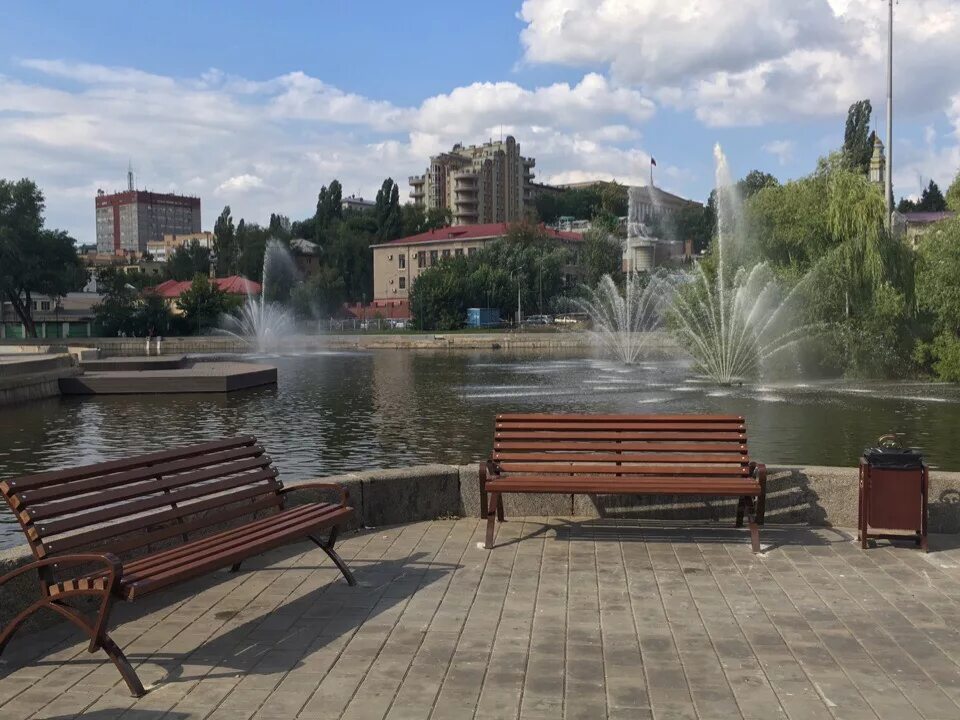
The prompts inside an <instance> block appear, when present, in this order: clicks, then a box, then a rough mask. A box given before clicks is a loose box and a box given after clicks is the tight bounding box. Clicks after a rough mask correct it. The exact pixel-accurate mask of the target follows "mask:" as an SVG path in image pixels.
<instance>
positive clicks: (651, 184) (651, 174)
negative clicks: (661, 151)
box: [650, 158, 653, 187]
mask: <svg viewBox="0 0 960 720" xmlns="http://www.w3.org/2000/svg"><path fill="white" fill-rule="evenodd" d="M650 187H653V158H650Z"/></svg>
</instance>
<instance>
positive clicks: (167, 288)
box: [148, 275, 262, 300]
mask: <svg viewBox="0 0 960 720" xmlns="http://www.w3.org/2000/svg"><path fill="white" fill-rule="evenodd" d="M213 282H214V283H215V284H216V286H217V287H218V288H220V289H221V290H223V291H224V292H225V293H227V294H228V295H259V294H260V292H261V290H262V287H261V285H260V283H258V282H254V281H253V280H247V278H245V277H243V275H230V276H229V277H222V278H213ZM191 285H193V281H192V280H165V281H164V282H162V283H160V284H159V285H156V286H154V287H152V288H149V290H148V292H152V293H155V294H157V295H159V296H160V297H162V298H165V299H166V300H176V299H177V298H178V297H180V295H182V294H183V293H184V292H186V291H187V290H189V289H190V286H191Z"/></svg>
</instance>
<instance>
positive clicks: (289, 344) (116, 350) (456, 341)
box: [0, 331, 680, 356]
mask: <svg viewBox="0 0 960 720" xmlns="http://www.w3.org/2000/svg"><path fill="white" fill-rule="evenodd" d="M649 335H650V338H649V339H648V341H647V342H648V344H649V345H648V346H649V347H650V349H651V350H655V351H671V352H676V351H679V349H680V347H679V345H677V343H676V341H675V340H674V339H673V338H672V337H671V336H670V335H669V334H668V333H666V332H653V333H649ZM36 342H37V343H43V344H44V345H46V346H49V347H50V348H52V349H56V348H70V347H96V348H98V349H100V351H101V352H102V353H104V354H105V355H132V356H141V355H147V354H148V350H147V338H116V337H99V338H98V337H89V338H63V339H55V340H49V341H48V340H43V339H38V340H37V341H36ZM31 344H33V343H31V342H29V341H26V340H0V348H2V347H4V346H8V347H17V346H20V347H23V346H27V345H31ZM593 347H594V341H593V338H592V336H591V334H590V333H589V332H586V331H569V332H469V331H468V332H463V331H455V332H446V333H442V332H438V333H369V334H367V333H357V334H352V333H351V334H321V335H293V336H291V337H290V338H289V339H288V340H287V341H286V342H284V343H283V347H282V348H278V349H282V350H380V349H392V350H450V349H464V350H511V349H542V350H589V349H592V348H593ZM251 350H255V348H252V347H251V346H250V344H249V343H246V342H244V341H242V340H239V339H237V338H234V337H230V336H226V335H199V336H195V335H191V336H183V337H167V338H162V339H161V341H160V352H159V354H160V355H169V354H182V353H205V352H221V353H229V352H250V351H251ZM149 354H151V355H155V354H158V353H157V352H156V343H151V344H150V350H149Z"/></svg>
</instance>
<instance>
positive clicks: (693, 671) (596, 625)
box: [0, 518, 960, 720]
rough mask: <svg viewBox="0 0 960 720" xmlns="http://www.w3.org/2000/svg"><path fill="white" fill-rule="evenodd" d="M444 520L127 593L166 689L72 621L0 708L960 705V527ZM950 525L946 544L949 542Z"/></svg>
mask: <svg viewBox="0 0 960 720" xmlns="http://www.w3.org/2000/svg"><path fill="white" fill-rule="evenodd" d="M763 540H764V542H765V543H767V544H768V545H767V549H766V551H765V552H764V554H763V555H761V556H754V555H753V554H752V553H751V552H750V547H749V540H748V537H747V535H746V533H745V532H743V531H735V530H732V529H730V528H727V527H723V526H684V525H676V524H662V525H657V524H653V523H647V522H644V523H643V524H637V523H634V522H631V521H603V520H590V521H583V520H576V519H570V518H545V519H544V518H541V519H537V518H526V519H515V520H511V521H509V522H507V523H505V524H503V525H501V526H500V527H499V528H498V535H497V543H498V546H497V547H496V548H495V549H494V551H492V552H488V551H486V550H484V549H483V547H482V541H483V525H482V524H481V523H479V522H478V521H476V520H472V519H463V520H444V521H436V522H424V523H413V524H410V525H404V526H400V527H391V528H382V529H376V530H368V531H364V532H361V533H357V534H353V535H350V536H348V537H347V538H345V539H344V541H343V543H342V552H343V555H344V557H345V558H347V559H348V561H349V562H350V563H351V565H352V566H353V568H354V570H355V573H356V575H357V578H358V580H359V586H358V587H356V588H350V587H348V586H347V585H346V584H345V583H344V582H343V580H342V578H341V577H340V575H339V573H338V572H337V570H336V569H335V568H334V567H333V566H332V565H331V564H330V562H329V561H328V560H327V558H326V556H325V555H323V553H322V552H321V551H319V550H318V549H316V548H314V547H313V546H312V545H306V544H304V545H297V546H295V547H292V548H286V549H283V550H281V551H277V552H274V553H271V554H268V555H265V556H263V557H262V558H259V559H257V560H255V561H252V562H250V563H247V564H246V565H245V566H244V570H243V571H242V572H240V573H237V574H228V573H218V574H217V575H215V576H212V577H209V578H204V579H202V580H200V581H197V582H194V583H190V584H188V585H185V586H182V587H179V588H176V589H174V590H172V591H171V592H168V593H163V594H160V595H158V596H156V597H151V598H149V599H148V601H147V602H143V603H140V604H137V605H134V606H123V607H119V608H118V612H117V622H116V623H115V630H114V631H113V635H114V637H115V638H116V639H117V641H118V642H119V643H120V644H121V645H122V646H123V647H124V648H125V649H126V651H127V654H128V656H129V657H130V658H131V660H132V661H133V662H134V663H135V664H136V665H138V670H139V673H140V675H141V678H142V679H143V681H144V683H145V684H147V685H148V686H151V690H150V692H149V693H148V694H147V695H146V696H145V697H143V698H140V699H139V700H137V699H134V698H131V697H129V695H128V694H127V693H126V688H125V686H124V685H123V684H122V683H121V682H120V678H119V675H118V674H117V672H116V670H115V669H114V667H113V666H112V665H111V664H109V663H108V662H105V661H104V657H103V656H102V654H100V653H98V654H94V655H90V654H88V653H87V652H86V651H85V645H84V643H83V642H82V641H81V638H80V637H78V636H77V635H75V634H74V633H73V632H72V631H71V630H70V628H69V627H68V626H64V625H62V626H57V627H54V628H52V629H50V630H48V631H45V632H43V633H40V634H35V635H30V634H24V635H21V636H18V637H17V638H15V639H14V641H13V642H12V643H11V645H10V647H9V648H8V650H7V652H6V655H5V656H4V658H3V664H2V665H0V673H2V676H0V717H2V718H3V719H4V720H19V719H21V718H24V719H26V718H46V719H47V720H53V719H54V718H56V719H60V718H73V717H89V718H96V719H98V720H103V719H106V718H123V719H125V720H133V719H137V718H143V719H145V720H160V718H166V719H168V720H179V719H184V720H185V719H187V718H209V719H211V720H220V719H224V720H225V719H228V718H229V719H230V720H235V719H238V718H239V719H249V718H256V719H259V718H263V719H264V720H270V719H276V720H284V719H285V718H290V719H294V718H343V719H344V720H368V719H370V718H373V719H376V720H382V719H384V718H386V719H388V720H413V719H419V720H441V719H443V718H451V719H456V720H460V719H461V718H476V719H477V720H485V719H498V720H499V719H500V718H514V719H519V720H525V719H529V720H535V719H540V718H543V719H548V718H549V719H550V720H554V719H559V718H571V719H572V718H591V719H592V718H604V717H607V718H623V719H627V718H629V719H631V720H634V719H637V720H643V719H647V718H649V719H650V720H668V719H672V718H678V719H684V718H691V719H694V718H703V719H705V718H738V717H739V718H757V719H759V718H764V719H767V718H786V719H788V720H820V719H823V720H834V719H837V720H839V719H840V718H843V719H847V718H870V719H871V720H877V719H881V718H891V719H894V720H901V719H904V720H906V719H910V718H913V719H927V720H952V719H955V718H960V547H956V548H954V547H953V546H960V543H957V542H956V539H955V538H953V537H947V536H943V537H939V538H934V539H933V540H932V545H933V546H934V549H935V550H936V548H937V547H938V545H939V547H940V548H941V549H940V550H939V551H936V552H933V553H931V554H929V555H926V556H925V555H922V554H921V553H919V552H917V551H915V550H912V549H910V548H907V547H891V546H880V547H877V548H873V549H871V550H869V551H867V552H864V551H861V550H860V549H859V547H858V546H857V545H856V544H855V543H853V542H852V540H851V537H850V535H849V534H847V533H844V532H842V531H838V530H828V529H806V528H798V527H790V528H787V527H782V528H778V527H768V528H766V529H765V530H764V533H763ZM938 541H939V542H938Z"/></svg>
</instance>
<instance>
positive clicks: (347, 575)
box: [309, 525, 357, 587]
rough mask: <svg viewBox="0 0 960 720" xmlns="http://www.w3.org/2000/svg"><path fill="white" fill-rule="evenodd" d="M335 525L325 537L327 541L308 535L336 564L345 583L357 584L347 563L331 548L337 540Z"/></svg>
mask: <svg viewBox="0 0 960 720" xmlns="http://www.w3.org/2000/svg"><path fill="white" fill-rule="evenodd" d="M337 529H338V528H337V526H336V525H334V526H333V528H331V530H330V535H329V537H327V541H326V542H324V541H323V540H320V539H319V538H317V537H316V536H314V535H310V536H309V537H310V539H311V540H313V542H314V543H316V545H317V546H318V547H319V548H320V549H322V550H323V551H324V552H325V553H326V554H327V556H328V557H329V558H330V559H331V560H333V564H334V565H336V566H337V568H338V569H339V570H340V572H341V573H343V577H344V579H346V581H347V585H350V586H351V587H352V586H354V585H356V584H357V581H356V578H354V577H353V573H352V572H351V571H350V568H349V567H347V564H346V563H345V562H344V561H343V558H342V557H340V555H339V554H338V553H337V551H336V550H334V549H333V546H334V545H335V544H336V542H337Z"/></svg>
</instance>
